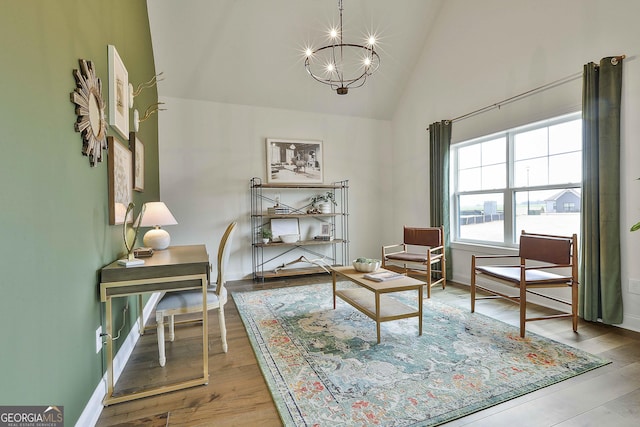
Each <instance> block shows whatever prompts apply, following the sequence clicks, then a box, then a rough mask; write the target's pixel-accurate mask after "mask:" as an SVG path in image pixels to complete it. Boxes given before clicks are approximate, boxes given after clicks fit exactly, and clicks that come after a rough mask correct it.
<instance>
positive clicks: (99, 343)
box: [96, 326, 102, 353]
mask: <svg viewBox="0 0 640 427" xmlns="http://www.w3.org/2000/svg"><path fill="white" fill-rule="evenodd" d="M100 350H102V326H98V329H96V353H100Z"/></svg>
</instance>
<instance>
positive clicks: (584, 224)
mask: <svg viewBox="0 0 640 427" xmlns="http://www.w3.org/2000/svg"><path fill="white" fill-rule="evenodd" d="M621 93H622V58H620V57H608V58H602V60H601V61H600V65H596V64H594V63H592V62H591V63H589V64H586V65H585V66H584V73H583V88H582V176H583V180H582V201H581V210H582V215H581V217H582V221H581V241H580V271H579V280H580V303H579V314H580V317H582V318H584V319H585V320H589V321H596V320H598V319H601V320H602V322H604V323H606V324H616V323H622V319H623V316H622V314H623V311H622V286H621V272H620V99H621Z"/></svg>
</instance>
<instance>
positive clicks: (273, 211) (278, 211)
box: [267, 206, 291, 215]
mask: <svg viewBox="0 0 640 427" xmlns="http://www.w3.org/2000/svg"><path fill="white" fill-rule="evenodd" d="M289 213H291V210H290V209H289V208H287V207H283V206H274V207H272V208H267V215H286V214H289Z"/></svg>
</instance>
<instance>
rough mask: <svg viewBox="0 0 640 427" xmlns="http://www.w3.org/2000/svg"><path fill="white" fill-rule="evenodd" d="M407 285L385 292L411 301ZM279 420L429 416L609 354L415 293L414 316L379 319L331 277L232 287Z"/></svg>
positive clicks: (486, 400) (431, 420)
mask: <svg viewBox="0 0 640 427" xmlns="http://www.w3.org/2000/svg"><path fill="white" fill-rule="evenodd" d="M414 294H415V292H412V293H411V294H408V293H398V294H394V297H397V298H398V299H401V300H404V302H405V303H409V304H416V303H417V301H416V297H415V295H414ZM233 299H234V301H235V303H236V305H237V307H238V311H239V313H240V316H241V317H242V320H243V322H244V325H245V327H246V329H247V333H248V335H249V339H250V341H251V344H252V346H253V349H254V351H255V354H256V357H257V359H258V363H259V365H260V368H261V369H262V373H263V375H264V377H265V379H266V382H267V384H268V386H269V389H270V391H271V394H272V396H273V399H274V401H275V404H276V406H277V408H278V411H279V413H280V416H281V418H282V421H283V424H284V425H286V426H332V427H333V426H354V425H379V426H432V425H438V424H442V423H445V422H448V421H451V420H454V419H456V418H460V417H463V416H465V415H469V414H471V413H473V412H476V411H479V410H482V409H485V408H488V407H490V406H493V405H496V404H498V403H501V402H505V401H507V400H509V399H513V398H515V397H518V396H522V395H524V394H526V393H530V392H532V391H535V390H537V389H540V388H542V387H546V386H549V385H551V384H555V383H557V382H560V381H563V380H566V379H568V378H571V377H573V376H576V375H579V374H582V373H584V372H587V371H589V370H592V369H595V368H598V367H600V366H603V365H605V364H607V363H608V361H605V360H603V359H601V358H598V357H595V356H593V355H590V354H588V353H586V352H583V351H580V350H578V349H575V348H572V347H570V346H567V345H563V344H560V343H557V342H554V341H551V340H549V339H546V338H543V337H540V336H537V335H535V334H533V333H530V332H527V337H526V338H524V339H523V338H520V334H519V330H518V328H517V327H515V326H512V325H508V324H505V323H503V322H500V321H497V320H495V319H491V318H489V317H487V316H483V315H481V314H479V313H470V312H469V310H464V309H461V308H456V307H451V306H448V305H445V304H442V303H438V302H437V301H436V300H435V299H434V298H432V299H429V300H426V299H425V300H424V306H423V309H424V319H423V334H422V336H418V322H417V319H416V318H412V319H402V320H396V321H390V322H385V323H382V326H381V340H382V342H381V343H380V344H376V341H377V339H376V325H375V322H374V321H373V320H371V319H370V318H369V317H367V316H365V315H364V314H362V313H360V312H359V311H357V310H356V309H354V308H353V307H351V306H350V305H348V304H347V303H345V302H343V301H341V300H339V299H338V303H337V308H336V310H334V309H333V297H332V286H331V284H318V285H308V286H298V287H293V288H280V289H270V290H269V289H265V290H259V291H251V292H235V293H233Z"/></svg>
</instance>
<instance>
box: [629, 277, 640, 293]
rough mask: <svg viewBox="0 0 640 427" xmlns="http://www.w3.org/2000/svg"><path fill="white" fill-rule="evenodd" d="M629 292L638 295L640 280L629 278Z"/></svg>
mask: <svg viewBox="0 0 640 427" xmlns="http://www.w3.org/2000/svg"><path fill="white" fill-rule="evenodd" d="M629 293H631V294H636V295H640V280H638V279H629Z"/></svg>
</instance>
